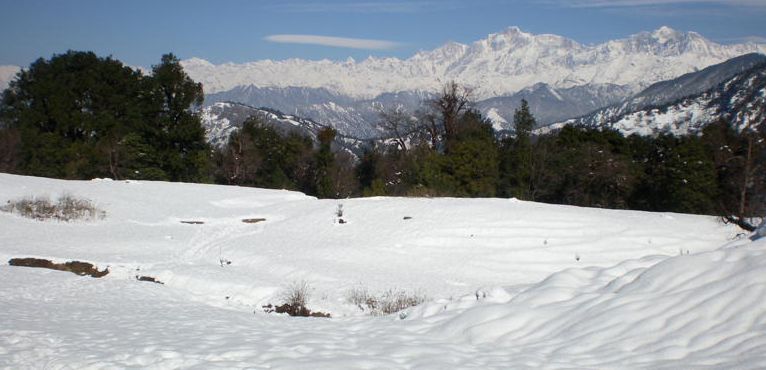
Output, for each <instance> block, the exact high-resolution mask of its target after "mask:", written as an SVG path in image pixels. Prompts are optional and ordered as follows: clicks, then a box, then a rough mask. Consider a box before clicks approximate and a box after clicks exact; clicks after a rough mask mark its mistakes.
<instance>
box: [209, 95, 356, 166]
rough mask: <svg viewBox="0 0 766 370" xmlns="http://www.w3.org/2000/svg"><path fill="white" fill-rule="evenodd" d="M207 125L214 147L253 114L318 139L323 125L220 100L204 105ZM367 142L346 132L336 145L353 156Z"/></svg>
mask: <svg viewBox="0 0 766 370" xmlns="http://www.w3.org/2000/svg"><path fill="white" fill-rule="evenodd" d="M198 114H199V116H200V119H201V121H202V126H203V127H204V128H205V139H206V140H207V142H209V143H210V144H212V145H213V146H214V147H220V146H222V145H224V144H226V143H227V142H228V140H229V136H230V135H231V133H232V132H234V131H236V130H238V129H240V128H241V127H242V124H243V123H244V122H245V120H246V119H247V118H248V117H250V116H256V117H259V118H261V120H262V122H264V123H265V124H268V125H270V126H271V127H274V128H276V129H277V130H278V131H280V132H282V133H290V132H295V133H298V134H301V135H306V136H309V137H311V138H312V139H313V140H314V142H317V135H318V133H319V130H321V129H322V128H323V127H324V126H323V125H320V124H318V123H316V122H314V121H312V120H309V119H305V118H301V117H297V116H293V115H289V114H284V113H282V112H279V111H277V110H274V109H268V108H253V107H251V106H249V105H245V104H239V103H231V102H219V103H215V104H213V105H208V106H206V107H202V108H201V109H200V110H199V112H198ZM363 146H364V142H363V141H362V140H358V139H355V138H350V137H347V136H345V135H342V134H339V135H336V137H335V141H334V144H333V148H334V149H335V150H340V149H345V150H347V151H349V152H351V153H353V154H354V155H361V154H362V151H363Z"/></svg>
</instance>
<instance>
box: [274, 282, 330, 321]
mask: <svg viewBox="0 0 766 370" xmlns="http://www.w3.org/2000/svg"><path fill="white" fill-rule="evenodd" d="M310 293H311V287H310V286H309V284H308V283H307V282H305V281H299V282H293V283H292V284H290V285H289V286H287V287H286V288H285V289H284V290H283V291H282V293H281V297H280V298H282V300H283V301H284V302H285V303H284V304H282V305H281V306H274V305H271V304H268V305H266V306H263V310H264V311H266V312H276V313H286V314H288V315H290V316H306V317H331V316H330V314H329V313H324V312H312V311H311V310H309V309H308V307H306V303H308V300H309V295H310Z"/></svg>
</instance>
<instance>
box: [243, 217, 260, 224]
mask: <svg viewBox="0 0 766 370" xmlns="http://www.w3.org/2000/svg"><path fill="white" fill-rule="evenodd" d="M263 221H266V219H265V218H246V219H244V220H242V222H244V223H246V224H254V223H258V222H263Z"/></svg>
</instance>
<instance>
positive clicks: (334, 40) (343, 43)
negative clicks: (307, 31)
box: [264, 35, 400, 49]
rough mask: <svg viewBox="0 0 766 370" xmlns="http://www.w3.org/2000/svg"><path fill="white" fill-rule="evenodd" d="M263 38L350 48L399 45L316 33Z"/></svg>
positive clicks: (397, 44)
mask: <svg viewBox="0 0 766 370" xmlns="http://www.w3.org/2000/svg"><path fill="white" fill-rule="evenodd" d="M264 40H267V41H271V42H286V43H295V44H312V45H325V46H336V47H343V48H351V49H390V48H393V47H396V46H399V45H400V43H398V42H395V41H387V40H370V39H356V38H350V37H333V36H317V35H271V36H266V37H264Z"/></svg>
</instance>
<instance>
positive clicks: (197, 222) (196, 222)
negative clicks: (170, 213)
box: [181, 221, 205, 225]
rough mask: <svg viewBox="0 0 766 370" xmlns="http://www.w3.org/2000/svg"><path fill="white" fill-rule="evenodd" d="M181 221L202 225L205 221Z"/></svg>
mask: <svg viewBox="0 0 766 370" xmlns="http://www.w3.org/2000/svg"><path fill="white" fill-rule="evenodd" d="M181 223H182V224H189V225H202V224H204V223H205V221H181Z"/></svg>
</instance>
